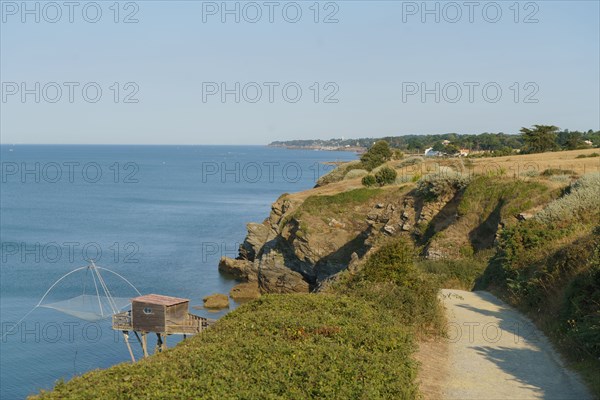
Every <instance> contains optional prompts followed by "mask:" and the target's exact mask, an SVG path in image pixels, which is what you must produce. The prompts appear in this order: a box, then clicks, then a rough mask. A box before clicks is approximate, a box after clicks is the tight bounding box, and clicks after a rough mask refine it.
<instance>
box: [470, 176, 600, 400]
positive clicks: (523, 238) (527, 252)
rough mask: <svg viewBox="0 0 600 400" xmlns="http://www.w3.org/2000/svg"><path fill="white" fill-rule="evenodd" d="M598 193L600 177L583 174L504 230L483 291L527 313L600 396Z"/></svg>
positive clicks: (599, 238) (599, 191) (487, 272)
mask: <svg viewBox="0 0 600 400" xmlns="http://www.w3.org/2000/svg"><path fill="white" fill-rule="evenodd" d="M598 193H600V176H599V175H598V174H593V175H588V176H584V177H583V178H581V179H579V180H578V181H577V182H575V183H574V184H572V185H571V186H570V187H569V188H568V189H567V190H566V191H565V194H564V195H563V196H562V197H560V198H558V199H556V200H555V201H553V202H551V203H550V204H549V205H548V206H547V207H545V208H544V209H543V210H542V211H541V212H539V213H537V214H536V216H535V217H534V218H532V219H529V220H526V221H523V222H521V223H519V224H516V225H513V226H510V227H506V228H505V229H504V230H502V232H501V234H500V238H499V243H498V246H497V253H496V255H495V256H494V257H493V258H492V259H491V261H490V264H489V266H488V267H487V269H486V271H485V273H484V275H483V278H482V279H481V282H480V284H479V285H478V287H480V288H486V289H490V290H492V291H494V292H496V293H497V294H498V295H500V296H501V297H503V298H505V299H506V300H507V301H509V302H510V303H512V304H513V305H515V306H517V307H519V308H520V309H521V310H523V311H524V312H526V313H527V314H529V315H530V316H531V317H532V318H533V319H534V321H536V322H537V323H538V325H539V326H540V327H541V328H542V329H543V330H544V331H545V333H546V334H547V335H548V336H550V337H551V338H552V339H553V341H554V343H556V344H557V345H558V346H559V348H561V349H562V350H563V352H564V354H565V355H566V357H567V358H568V360H569V361H570V362H571V363H572V364H573V365H574V366H575V367H576V368H577V369H579V370H580V371H581V372H582V374H583V375H584V376H586V377H587V378H588V382H589V383H590V385H591V386H592V389H593V390H594V391H595V393H596V394H597V395H600V383H599V382H598V380H597V371H598V370H600V346H598V343H600V297H599V296H600V258H599V254H600V227H598V226H596V224H597V223H598V221H600V196H598Z"/></svg>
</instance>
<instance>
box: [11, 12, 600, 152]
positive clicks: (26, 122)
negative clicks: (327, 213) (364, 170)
mask: <svg viewBox="0 0 600 400" xmlns="http://www.w3.org/2000/svg"><path fill="white" fill-rule="evenodd" d="M58 3H59V4H62V2H58ZM257 3H258V4H259V5H260V6H261V11H262V13H263V15H262V17H261V19H260V20H259V21H258V22H257V23H250V22H247V21H246V20H245V19H244V17H246V19H252V18H254V16H255V13H256V10H255V9H252V8H246V14H243V11H241V12H240V18H241V20H240V23H235V22H234V20H233V18H234V16H231V15H229V16H227V15H226V17H227V21H226V23H222V22H221V13H220V10H217V13H216V15H212V14H210V13H209V12H210V11H214V7H213V6H215V5H216V6H217V7H221V2H220V1H219V2H215V3H211V2H201V1H138V2H135V5H136V6H137V8H138V9H137V10H136V9H135V8H134V7H133V6H129V7H128V8H127V9H123V6H124V4H125V3H121V6H122V9H121V10H120V14H119V20H121V21H122V20H123V19H124V18H125V16H126V15H127V14H129V13H131V12H134V11H137V12H136V13H135V16H134V17H135V18H136V19H138V20H139V22H137V23H131V24H124V23H122V22H120V23H114V22H113V18H114V11H113V10H112V9H110V8H109V7H111V5H112V4H113V1H108V2H99V4H100V5H101V10H102V17H101V18H100V20H99V22H97V23H90V22H87V21H85V20H84V18H83V15H82V13H83V11H82V8H83V5H85V4H87V3H86V2H81V3H80V4H81V5H80V6H79V7H78V8H76V9H75V10H74V14H73V18H74V21H73V22H72V23H70V22H69V15H68V13H69V10H68V8H66V7H62V9H61V12H62V16H61V18H60V19H59V20H58V22H56V23H50V22H48V21H49V20H52V19H54V18H55V16H56V10H53V9H50V8H48V9H46V10H41V9H40V22H39V23H36V22H35V21H34V18H35V15H29V14H23V10H21V9H18V10H15V5H16V6H18V8H21V2H20V1H18V2H6V1H4V0H3V1H2V25H1V39H0V41H1V43H0V44H1V54H0V55H1V61H0V63H1V81H2V82H3V87H2V90H3V91H2V102H1V103H0V105H1V107H2V109H1V121H0V124H1V134H2V135H1V142H2V143H141V144H145V143H148V144H150V143H153V144H154V143H165V144H265V143H268V142H270V141H272V140H285V139H300V138H331V137H341V136H343V137H346V138H349V137H365V136H375V137H376V136H385V135H402V134H411V133H423V134H425V133H445V132H459V133H480V132H485V131H488V132H500V131H503V132H507V133H515V132H517V131H518V129H519V128H520V127H521V126H529V125H532V124H537V123H542V124H554V125H557V126H559V127H562V128H569V129H572V130H574V129H579V130H584V129H585V130H587V129H600V126H599V125H600V121H599V120H600V116H599V109H600V101H599V96H600V95H599V92H600V82H599V77H600V62H599V53H600V43H599V40H600V28H599V14H600V10H599V2H598V1H538V2H529V4H528V3H527V2H520V3H519V5H518V9H519V15H518V17H517V19H518V23H515V7H514V5H513V4H514V2H513V1H500V2H497V3H495V4H499V5H500V9H501V11H502V16H501V17H500V18H499V21H498V22H496V23H492V22H489V21H492V20H494V19H496V18H497V17H496V11H497V10H496V7H495V6H494V5H489V4H490V2H479V3H478V4H479V5H478V6H477V7H475V8H474V10H473V15H472V17H473V22H470V21H469V19H470V15H469V11H470V10H469V8H467V7H466V6H464V5H463V4H464V2H462V1H459V2H457V3H455V4H458V5H459V6H460V12H461V13H462V16H461V17H460V19H458V21H457V22H455V23H452V22H451V21H452V20H453V19H456V17H457V14H456V11H457V10H456V9H453V8H451V7H449V6H445V5H446V3H445V2H443V3H436V2H428V3H427V4H428V7H430V8H434V7H436V4H437V7H439V9H440V14H439V16H440V22H439V23H436V22H435V15H422V11H423V10H422V9H421V7H422V2H420V1H419V2H400V1H397V2H394V1H338V2H335V3H333V4H330V5H327V7H326V2H321V3H320V5H319V8H320V14H319V20H320V21H321V22H320V23H314V21H313V19H314V16H315V15H314V9H311V8H310V7H311V6H312V5H313V1H307V2H298V4H299V5H300V8H301V10H302V16H301V18H300V20H299V22H297V23H290V22H287V21H286V20H285V19H284V18H283V15H282V13H283V11H282V10H283V7H284V5H286V4H288V2H279V5H278V6H277V7H275V9H274V15H273V18H274V21H273V23H270V22H269V15H268V13H269V8H268V7H267V6H264V2H262V1H259V2H257ZM28 4H29V6H30V7H31V8H33V7H35V2H30V3H28ZM43 4H44V3H40V7H41V6H42V5H43ZM235 4H236V3H235V2H229V3H228V5H229V7H231V8H233V7H235ZM243 5H244V3H240V8H241V7H243ZM203 7H204V10H205V11H206V12H205V14H204V17H205V19H206V22H203ZM415 7H418V8H419V9H417V10H415ZM444 7H446V8H444ZM484 7H487V8H486V12H487V13H486V14H485V15H484V11H483V8H484ZM336 8H337V10H336ZM332 12H335V15H334V18H336V19H337V20H338V22H337V23H329V24H326V23H323V22H322V20H323V19H324V18H325V17H326V15H328V14H330V13H332ZM94 14H95V10H94V9H93V8H88V9H87V14H86V16H87V17H88V19H90V20H91V19H94V17H95V15H94ZM294 14H295V8H294V7H293V6H288V8H287V14H286V16H287V17H288V19H293V18H294V17H295V15H294ZM528 16H529V19H537V20H538V22H537V23H524V20H525V19H526V18H528ZM422 17H425V18H426V20H425V22H424V23H423V22H422V20H421V18H422ZM22 18H26V21H25V23H23V22H22V20H21V19H22ZM23 82H24V83H25V85H26V87H27V88H29V89H33V92H35V91H36V89H35V82H40V89H39V91H38V94H39V95H40V102H39V103H36V102H35V93H32V94H28V95H26V96H25V102H22V99H21V93H20V92H21V86H20V85H21V84H22V83H23ZM51 82H56V83H57V84H58V85H59V86H61V88H62V97H61V98H60V99H59V100H58V101H57V102H56V103H51V102H50V101H49V100H52V99H54V98H55V97H56V92H55V87H54V86H53V85H54V84H50V85H49V86H48V85H47V84H48V83H51ZM65 82H77V83H79V86H76V87H74V97H73V102H72V103H71V102H69V98H68V97H69V93H68V91H69V90H68V86H65V84H64V83H65ZM88 82H96V83H97V84H98V86H99V87H100V88H101V89H102V97H101V98H100V100H99V101H98V102H96V103H90V102H88V101H86V100H85V99H84V98H83V96H82V93H81V91H82V90H81V89H82V86H83V85H84V84H86V83H88ZM114 82H119V85H120V91H119V94H118V99H119V102H118V103H115V102H114V98H113V96H114V95H115V90H114V87H113V89H111V86H112V85H113V83H114ZM127 82H134V83H135V85H137V87H138V88H139V92H137V94H135V95H134V96H133V98H134V99H138V100H139V102H138V103H123V102H122V100H123V99H124V97H125V95H126V94H127V93H131V92H132V91H133V90H134V89H135V85H133V86H129V87H128V88H125V87H124V85H125V84H126V83H127ZM203 82H216V83H218V84H220V83H221V82H225V83H226V84H227V86H228V87H230V88H233V87H234V83H235V82H240V83H241V86H243V85H244V84H246V83H248V82H257V83H258V84H259V85H261V86H262V91H263V93H262V97H261V98H260V99H259V100H258V102H256V103H251V102H249V101H247V99H250V98H254V97H255V96H256V92H255V91H254V90H255V89H254V88H253V87H252V86H248V87H247V89H248V92H247V93H246V95H247V96H246V98H244V96H243V93H240V95H241V99H240V102H239V103H235V101H234V95H233V94H231V95H228V96H227V97H226V101H225V102H224V103H222V102H221V98H220V95H219V94H215V95H208V94H207V93H206V91H205V92H204V93H203ZM264 82H278V83H279V86H277V87H275V88H274V98H273V102H272V103H271V102H269V99H268V97H269V96H268V95H269V93H268V87H267V86H264ZM288 82H296V83H297V85H298V86H299V87H300V88H301V89H302V97H301V98H300V100H299V101H298V102H296V103H292V102H288V101H286V100H285V99H284V98H283V95H282V86H283V85H284V84H286V83H288ZM314 82H319V83H320V86H321V88H320V92H319V96H318V98H319V102H317V103H315V102H314V98H313V97H314V95H315V92H314V87H313V89H312V90H311V86H312V85H313V83H314ZM327 82H333V83H334V84H333V85H330V86H329V87H328V88H324V87H323V86H324V85H325V83H327ZM407 82H415V83H417V86H416V87H418V88H419V89H418V90H420V87H419V85H421V83H422V82H423V83H425V84H426V86H427V87H428V88H429V89H433V88H435V83H436V82H439V83H440V95H441V98H440V102H439V103H436V102H435V94H429V95H427V96H426V97H425V102H422V101H421V96H420V94H419V93H416V94H412V95H410V94H408V92H407V89H412V90H413V91H414V89H415V86H410V85H411V84H408V85H409V86H407ZM449 82H456V83H457V84H458V85H459V86H461V88H462V97H460V98H459V99H458V101H456V102H454V103H453V102H450V101H448V100H452V99H454V100H456V96H457V92H456V91H455V89H456V88H455V85H454V84H451V85H449V86H446V89H447V92H446V93H445V95H446V96H444V93H442V88H443V86H444V85H445V84H447V83H449ZM465 82H476V83H477V84H478V85H479V86H474V87H473V88H474V89H473V90H474V92H473V101H472V102H470V101H469V89H468V86H465V85H464V83H465ZM490 82H495V84H493V85H492V87H491V89H489V90H490V92H489V93H488V99H493V98H494V97H495V96H496V95H495V92H494V91H495V90H496V89H495V88H496V87H500V88H501V89H502V96H501V97H500V99H499V100H498V101H497V102H495V103H493V102H490V101H486V99H485V98H484V95H483V93H482V87H483V85H485V84H486V83H490ZM515 82H517V83H518V86H519V93H518V95H517V93H516V87H515V86H513V85H514V83H515ZM15 83H16V84H17V86H16V88H17V89H18V92H16V93H15V94H12V93H14V92H15V85H14V84H15ZM527 83H530V84H529V86H525V85H526V84H527ZM44 85H46V92H45V93H44V89H43V87H44ZM204 86H205V87H204V89H206V85H204ZM336 87H337V88H338V89H339V91H338V92H337V94H335V95H334V96H333V98H334V99H337V100H338V102H337V103H323V102H322V100H323V99H324V97H325V95H326V94H327V93H331V92H332V91H333V90H334V89H335V88H336ZM92 89H93V87H92V88H91V89H89V90H90V93H91V94H89V93H88V94H89V97H88V99H92V98H93V97H94V92H93V91H92ZM213 89H214V88H213ZM289 93H291V94H290V97H293V96H294V92H293V90H292V89H290V92H289ZM490 93H491V94H490ZM203 94H204V95H205V96H206V101H203ZM515 95H517V98H516V100H517V102H515ZM528 95H530V96H529V97H527V96H528ZM403 97H405V98H403ZM526 100H528V101H530V100H537V101H538V102H537V103H531V102H526Z"/></svg>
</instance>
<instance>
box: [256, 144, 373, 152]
mask: <svg viewBox="0 0 600 400" xmlns="http://www.w3.org/2000/svg"><path fill="white" fill-rule="evenodd" d="M267 146H268V147H280V148H284V149H290V150H315V151H350V152H354V153H359V154H362V153H364V152H365V151H367V148H366V147H362V146H350V145H344V146H331V145H320V144H309V145H300V144H295V145H294V144H286V143H278V142H273V143H269V144H268V145H267Z"/></svg>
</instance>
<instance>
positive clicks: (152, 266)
mask: <svg viewBox="0 0 600 400" xmlns="http://www.w3.org/2000/svg"><path fill="white" fill-rule="evenodd" d="M0 156H1V157H0V158H1V162H2V178H1V179H2V180H1V190H0V201H1V207H0V217H1V219H0V240H1V242H2V243H1V247H2V255H1V264H0V265H1V268H0V320H1V323H2V334H3V336H2V341H1V343H0V346H1V351H0V369H1V371H0V375H1V382H0V386H1V393H0V397H1V398H2V399H13V398H23V397H25V396H27V395H28V394H31V393H34V392H36V391H37V390H39V389H41V388H51V387H52V386H53V384H54V383H55V381H56V380H58V379H60V378H64V379H69V378H70V377H72V376H73V375H74V374H81V373H83V372H85V371H88V370H90V369H94V368H105V367H108V366H110V365H113V364H116V363H119V362H123V361H128V360H129V356H128V353H127V349H126V346H125V344H124V342H123V340H122V338H121V337H119V336H117V335H115V333H114V332H113V331H112V330H111V329H110V323H109V321H101V322H99V323H89V322H87V321H83V320H78V319H76V318H74V317H71V316H69V315H66V314H63V313H60V312H57V311H55V310H52V309H47V308H36V309H35V310H34V311H33V312H32V313H31V314H30V315H29V316H28V317H27V318H26V319H25V320H24V321H23V322H22V323H21V324H19V325H17V327H16V328H15V329H14V330H13V331H12V332H10V329H11V328H12V327H13V326H14V324H15V323H16V322H17V321H19V319H20V318H21V317H23V316H24V315H25V314H26V313H27V312H29V311H30V310H31V309H32V308H33V307H34V306H35V305H36V304H37V303H38V301H39V300H40V298H41V297H42V295H43V294H44V292H45V291H46V290H47V289H48V288H49V287H50V285H51V284H52V283H53V282H54V281H56V280H57V279H59V278H60V277H61V276H63V275H64V274H66V273H67V272H69V271H72V270H74V269H75V268H78V267H81V266H85V265H87V262H86V260H87V259H95V260H96V264H97V265H98V266H101V267H105V268H109V269H111V270H113V271H115V272H117V273H119V274H121V275H123V276H125V277H126V278H127V279H129V280H130V281H131V282H132V283H133V284H134V285H135V286H136V287H137V288H138V289H139V291H140V292H142V293H161V294H167V295H172V296H180V297H186V298H190V299H191V304H192V306H194V305H201V304H202V297H204V296H206V295H208V294H211V293H216V292H221V293H227V292H228V291H229V289H230V288H231V287H232V286H233V285H234V284H235V282H233V281H230V280H228V279H226V278H224V277H222V276H220V275H219V273H218V270H217V264H218V259H219V257H220V256H221V255H228V256H235V255H236V254H237V247H238V246H239V243H240V242H241V241H243V239H244V236H245V233H246V229H245V224H246V223H247V222H250V221H262V220H263V219H264V218H265V217H266V216H267V215H268V213H269V211H270V205H271V203H272V202H273V201H274V200H275V199H276V198H277V197H278V196H279V195H280V194H281V193H283V192H295V191H300V190H304V189H307V188H309V187H312V186H314V184H315V180H316V179H317V178H318V176H320V175H322V174H323V173H325V172H327V171H329V170H330V168H331V167H328V166H325V165H323V164H321V162H323V161H333V160H350V159H354V158H355V157H356V156H355V155H354V154H352V153H345V152H318V151H300V150H284V149H276V148H268V147H258V146H23V145H15V146H9V145H2V146H0ZM103 276H104V278H105V279H106V281H107V284H108V285H109V286H110V288H111V290H112V291H113V295H114V296H123V297H132V296H134V295H135V292H134V291H133V289H131V288H130V287H128V286H127V285H126V284H125V283H124V282H122V281H121V280H120V279H117V278H116V276H114V275H112V274H110V273H107V272H105V273H103ZM90 282H92V281H91V280H90V276H89V275H86V272H85V270H82V271H80V272H77V273H74V274H72V275H70V276H69V277H68V278H65V279H64V280H63V281H62V282H61V283H60V284H59V285H57V286H56V287H55V288H54V289H53V290H52V291H51V292H50V293H49V295H48V297H47V299H46V301H45V303H48V302H52V301H59V300H65V299H68V298H71V297H74V296H77V295H81V294H82V293H83V291H84V290H85V291H86V293H95V292H94V289H93V283H90ZM84 287H85V289H84ZM234 307H235V305H234ZM194 312H196V313H198V314H200V315H206V316H210V317H211V318H216V317H218V316H220V315H222V313H219V314H210V313H208V312H207V311H205V310H195V311H194ZM176 341H177V340H176V339H175V337H170V338H169V340H168V344H169V345H173V344H175V342H176ZM138 347H139V345H137V344H136V343H134V350H135V351H136V356H138V357H139V356H140V350H139V348H138Z"/></svg>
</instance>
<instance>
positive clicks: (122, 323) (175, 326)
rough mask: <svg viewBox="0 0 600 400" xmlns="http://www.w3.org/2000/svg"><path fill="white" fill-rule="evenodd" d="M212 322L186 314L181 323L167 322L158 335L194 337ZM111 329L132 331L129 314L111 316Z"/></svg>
mask: <svg viewBox="0 0 600 400" xmlns="http://www.w3.org/2000/svg"><path fill="white" fill-rule="evenodd" d="M214 322H215V321H214V320H211V319H208V318H203V317H199V316H197V315H194V314H191V313H188V314H187V315H186V316H185V318H184V319H183V321H180V322H177V323H169V321H167V324H166V327H165V332H160V333H164V334H167V335H195V334H197V333H200V332H202V331H203V330H204V329H206V328H208V327H209V325H211V324H212V323H214ZM112 328H113V329H114V330H117V331H133V330H134V329H133V321H132V318H131V313H130V312H129V311H124V312H121V313H118V314H115V315H113V317H112Z"/></svg>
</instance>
